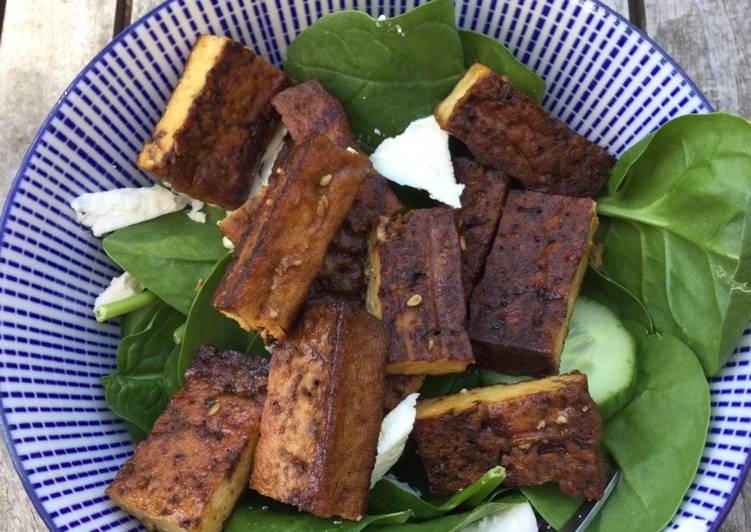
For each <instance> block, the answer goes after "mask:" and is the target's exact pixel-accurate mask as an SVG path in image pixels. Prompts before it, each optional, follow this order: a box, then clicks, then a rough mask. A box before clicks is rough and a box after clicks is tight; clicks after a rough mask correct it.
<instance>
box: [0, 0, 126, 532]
mask: <svg viewBox="0 0 751 532" xmlns="http://www.w3.org/2000/svg"><path fill="white" fill-rule="evenodd" d="M3 3H4V2H3ZM115 3H116V0H74V1H70V0H69V1H55V2H50V1H49V0H24V1H20V2H7V5H6V11H5V17H4V20H3V28H2V38H1V39H0V116H1V117H2V127H1V128H0V204H1V203H4V201H5V195H6V193H7V191H8V188H9V187H10V183H11V181H12V180H13V177H14V175H15V172H16V170H17V168H18V165H19V163H20V162H21V159H22V158H23V155H24V153H25V152H26V149H27V148H28V146H29V144H30V142H31V139H32V138H33V137H34V134H35V133H36V131H37V129H38V128H39V126H40V125H41V123H42V120H43V119H44V117H45V115H46V114H47V112H48V111H49V110H50V108H51V107H52V105H53V104H54V103H55V100H57V98H58V97H59V96H60V94H61V93H62V91H63V90H64V89H65V87H66V86H67V85H68V84H69V83H70V82H71V81H72V80H73V77H74V76H75V75H76V74H77V73H78V71H79V70H81V68H82V67H83V66H84V64H86V62H87V61H88V60H89V59H90V58H91V57H93V56H94V54H96V52H97V51H99V49H101V48H102V47H103V46H104V45H105V44H106V43H107V41H109V40H110V38H111V37H112V23H113V20H114V16H115ZM0 447H2V449H0V515H1V516H2V519H0V532H16V531H19V530H23V531H25V532H42V531H45V530H47V528H46V527H45V526H44V523H42V521H41V519H40V518H39V516H38V515H37V513H36V511H35V510H34V508H33V506H32V505H31V502H30V501H29V499H28V497H27V496H26V492H25V491H24V489H23V487H22V486H21V481H20V480H19V478H18V476H17V475H16V472H15V470H14V469H13V466H12V464H11V462H10V457H9V455H8V451H7V450H6V448H5V445H0Z"/></svg>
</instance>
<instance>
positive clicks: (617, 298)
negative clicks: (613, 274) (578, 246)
mask: <svg viewBox="0 0 751 532" xmlns="http://www.w3.org/2000/svg"><path fill="white" fill-rule="evenodd" d="M581 293H582V295H584V296H587V297H588V298H590V299H594V300H595V301H597V302H598V303H601V304H603V305H605V306H606V307H609V308H610V309H612V310H614V311H615V312H617V313H618V314H620V316H621V317H622V318H625V319H628V320H633V321H638V322H639V323H642V324H644V325H645V326H646V327H647V330H648V331H649V332H650V334H651V333H653V332H655V326H654V321H652V316H651V315H650V313H649V311H648V310H647V307H645V306H644V304H643V303H642V302H641V301H639V299H638V298H637V297H636V296H635V295H634V294H632V293H631V292H630V291H629V290H628V289H627V288H626V287H624V286H623V285H620V284H618V283H617V282H615V281H613V280H612V279H610V278H609V277H608V276H606V275H605V274H604V273H602V272H601V271H600V270H597V269H595V268H592V267H591V266H590V267H589V269H588V270H587V275H586V276H585V277H584V283H583V284H582V290H581Z"/></svg>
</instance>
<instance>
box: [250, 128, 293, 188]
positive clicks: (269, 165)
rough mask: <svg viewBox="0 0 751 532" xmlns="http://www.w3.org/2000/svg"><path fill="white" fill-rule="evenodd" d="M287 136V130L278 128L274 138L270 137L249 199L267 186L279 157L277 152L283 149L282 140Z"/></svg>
mask: <svg viewBox="0 0 751 532" xmlns="http://www.w3.org/2000/svg"><path fill="white" fill-rule="evenodd" d="M286 136H287V128H286V127H284V126H279V127H278V128H276V131H275V132H274V136H273V137H271V140H270V141H269V145H268V146H267V147H266V151H265V152H264V154H263V157H262V158H261V164H260V165H259V166H258V177H256V180H255V182H254V183H253V187H251V189H250V195H249V197H251V198H252V197H253V196H255V195H256V194H258V192H260V190H261V189H262V188H263V187H265V186H266V185H268V184H269V177H271V171H272V170H273V169H274V163H275V162H276V158H277V157H278V156H279V152H281V151H282V148H283V147H284V139H285V137H286Z"/></svg>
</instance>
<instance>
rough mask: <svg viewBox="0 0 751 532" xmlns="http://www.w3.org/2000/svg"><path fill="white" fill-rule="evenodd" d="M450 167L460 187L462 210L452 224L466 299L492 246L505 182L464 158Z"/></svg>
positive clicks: (499, 175) (498, 173) (495, 172)
mask: <svg viewBox="0 0 751 532" xmlns="http://www.w3.org/2000/svg"><path fill="white" fill-rule="evenodd" d="M453 163H454V173H455V175H456V180H457V181H458V182H459V183H463V184H464V190H463V191H462V196H461V203H462V207H461V209H459V210H458V211H457V214H456V221H457V226H458V229H459V243H460V245H461V249H462V281H463V282H464V293H465V294H466V296H467V298H468V299H469V298H470V295H471V294H472V290H474V288H475V285H476V284H477V282H478V281H479V280H480V277H481V276H482V271H483V269H484V267H485V259H486V258H487V256H488V253H490V248H491V246H492V245H493V238H494V237H495V233H496V231H497V230H498V222H499V221H500V220H501V212H503V205H504V203H506V195H507V194H508V191H509V180H508V178H507V177H506V175H505V174H504V173H503V172H501V171H500V170H494V169H492V168H488V167H487V166H484V165H482V164H480V163H478V162H477V161H473V160H472V159H468V158H466V157H457V158H456V159H454V161H453Z"/></svg>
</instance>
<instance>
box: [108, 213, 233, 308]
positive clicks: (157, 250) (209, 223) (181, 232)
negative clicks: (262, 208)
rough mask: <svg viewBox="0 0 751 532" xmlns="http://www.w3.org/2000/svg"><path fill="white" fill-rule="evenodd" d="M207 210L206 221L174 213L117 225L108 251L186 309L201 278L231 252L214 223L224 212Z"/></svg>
mask: <svg viewBox="0 0 751 532" xmlns="http://www.w3.org/2000/svg"><path fill="white" fill-rule="evenodd" d="M205 210H206V214H207V216H206V223H198V222H194V221H193V220H191V219H190V218H188V217H187V216H186V214H185V212H175V213H172V214H167V215H165V216H160V217H159V218H155V219H153V220H149V221H147V222H142V223H140V224H136V225H132V226H130V227H125V228H123V229H119V230H117V231H115V232H114V233H112V234H110V235H108V236H106V237H105V238H104V240H103V241H102V245H103V246H104V251H105V252H106V253H107V255H109V257H110V258H111V259H112V260H113V261H115V262H116V263H117V264H118V265H119V266H120V267H121V268H122V269H124V270H125V271H126V272H128V273H130V274H131V275H132V276H133V277H135V278H136V279H137V280H138V282H139V283H141V284H142V285H143V286H145V287H146V288H148V289H149V290H151V291H152V292H154V293H155V294H156V295H157V296H159V298H160V299H162V300H163V301H165V302H166V303H167V304H169V305H171V306H173V307H174V308H176V309H177V310H179V311H180V312H182V313H183V314H187V313H188V310H189V309H190V304H191V302H192V301H193V297H194V296H195V292H196V285H197V283H198V282H199V280H201V279H205V278H206V276H207V275H208V274H209V272H210V271H211V269H212V268H213V267H214V264H215V263H216V261H217V260H219V259H221V258H222V257H224V256H225V255H226V254H227V250H226V249H225V248H224V246H222V234H221V232H220V231H219V228H218V227H217V225H216V223H217V222H218V221H219V220H221V219H222V218H223V217H224V215H225V212H224V211H223V210H221V209H218V208H214V207H207V208H206V209H205Z"/></svg>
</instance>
